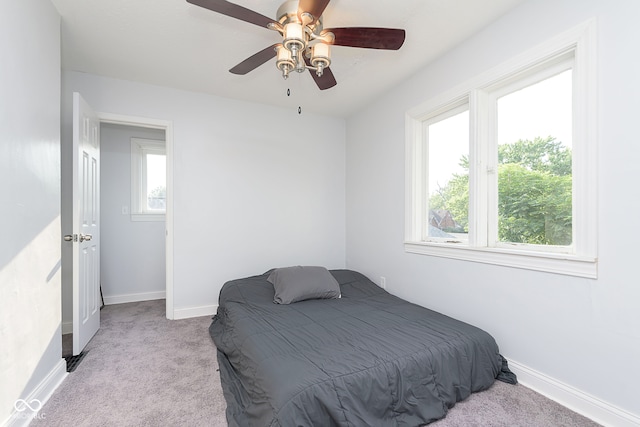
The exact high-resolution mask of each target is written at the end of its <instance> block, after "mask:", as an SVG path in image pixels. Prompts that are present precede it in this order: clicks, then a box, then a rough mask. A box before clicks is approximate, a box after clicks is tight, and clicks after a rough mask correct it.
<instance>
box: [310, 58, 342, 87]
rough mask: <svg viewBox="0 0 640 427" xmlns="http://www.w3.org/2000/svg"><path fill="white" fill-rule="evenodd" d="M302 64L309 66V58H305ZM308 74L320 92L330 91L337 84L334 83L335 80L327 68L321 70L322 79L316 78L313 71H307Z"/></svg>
mask: <svg viewBox="0 0 640 427" xmlns="http://www.w3.org/2000/svg"><path fill="white" fill-rule="evenodd" d="M304 62H305V63H306V64H307V66H311V62H310V61H309V58H306V57H305V58H304ZM309 72H310V73H311V77H313V81H314V82H316V85H318V88H319V89H320V90H326V89H330V88H332V87H334V86H335V85H337V84H338V82H336V78H335V77H334V76H333V73H332V72H331V70H330V69H329V68H325V69H324V70H322V77H318V75H317V74H316V71H315V70H312V69H309Z"/></svg>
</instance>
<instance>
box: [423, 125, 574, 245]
mask: <svg viewBox="0 0 640 427" xmlns="http://www.w3.org/2000/svg"><path fill="white" fill-rule="evenodd" d="M460 166H462V167H463V168H464V170H466V171H467V173H465V174H454V175H453V176H452V177H451V179H449V181H448V182H447V183H446V184H445V185H444V186H442V187H440V188H439V189H438V190H437V191H435V192H434V193H433V194H432V195H431V196H430V199H429V206H430V208H431V209H445V210H448V211H449V212H450V213H451V215H452V217H453V218H454V220H456V222H457V223H458V224H459V225H461V226H462V227H463V229H464V231H465V232H468V222H467V219H466V212H467V211H468V205H469V174H468V170H469V160H468V158H466V156H463V157H462V158H461V159H460ZM498 239H499V240H500V241H502V242H512V243H529V244H540V245H562V246H566V245H570V244H571V241H572V176H571V150H570V149H569V148H567V147H565V146H563V145H562V143H561V142H559V141H556V140H555V138H553V137H551V136H549V137H547V138H540V137H536V138H535V139H534V140H533V141H530V140H518V141H516V142H514V143H511V144H502V145H500V146H499V147H498Z"/></svg>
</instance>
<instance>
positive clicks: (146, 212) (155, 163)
mask: <svg viewBox="0 0 640 427" xmlns="http://www.w3.org/2000/svg"><path fill="white" fill-rule="evenodd" d="M166 183H167V156H166V148H165V142H164V141H158V140H151V139H141V138H131V220H132V221H164V216H165V212H166V194H167V184H166Z"/></svg>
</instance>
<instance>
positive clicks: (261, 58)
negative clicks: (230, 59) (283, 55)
mask: <svg viewBox="0 0 640 427" xmlns="http://www.w3.org/2000/svg"><path fill="white" fill-rule="evenodd" d="M276 46H278V44H277V43H276V44H274V45H271V46H269V47H266V48H264V49H262V50H261V51H260V52H258V53H256V54H254V55H252V56H250V57H248V58H247V59H245V60H244V61H242V62H241V63H239V64H238V65H236V66H235V67H233V68H232V69H230V70H229V72H231V73H233V74H242V75H244V74H247V73H248V72H249V71H253V70H255V69H256V68H258V67H259V66H261V65H262V64H264V63H265V62H267V61H268V60H270V59H271V58H274V57H275V56H276V54H277V52H276Z"/></svg>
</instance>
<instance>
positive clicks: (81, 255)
mask: <svg viewBox="0 0 640 427" xmlns="http://www.w3.org/2000/svg"><path fill="white" fill-rule="evenodd" d="M72 186H73V190H72V191H73V233H74V234H73V243H72V244H73V354H74V355H78V354H80V352H81V351H82V350H83V349H84V347H85V346H86V345H87V343H88V342H89V340H91V338H92V337H93V336H94V335H95V333H96V332H97V331H98V329H99V328H100V122H99V120H98V117H97V115H96V114H95V113H94V111H93V110H92V109H91V107H90V106H89V105H88V104H87V103H86V102H85V101H84V99H82V96H80V94H79V93H77V92H74V93H73V185H72Z"/></svg>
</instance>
